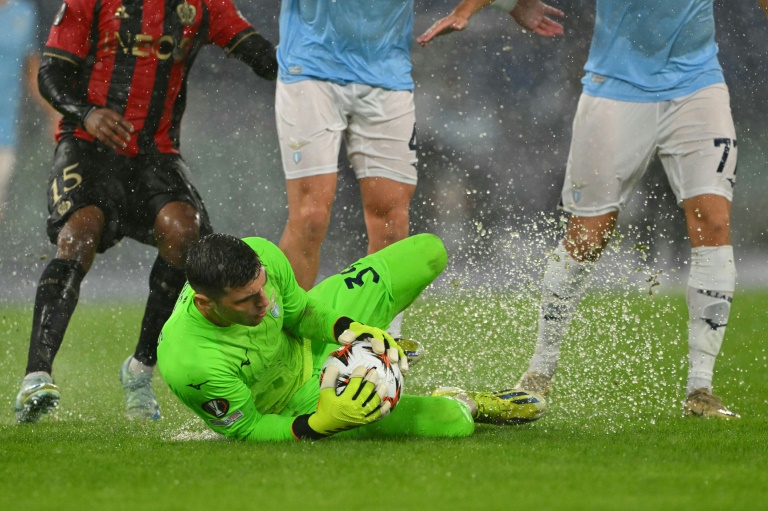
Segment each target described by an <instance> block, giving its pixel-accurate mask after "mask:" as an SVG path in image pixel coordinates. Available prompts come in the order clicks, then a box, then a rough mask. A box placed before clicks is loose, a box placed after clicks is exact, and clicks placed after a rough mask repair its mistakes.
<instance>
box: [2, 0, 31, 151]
mask: <svg viewBox="0 0 768 511" xmlns="http://www.w3.org/2000/svg"><path fill="white" fill-rule="evenodd" d="M0 26H2V30H0V91H2V92H1V93H0V146H4V147H13V146H14V145H16V139H17V134H16V121H17V119H18V116H19V108H20V106H21V88H22V86H23V85H24V79H25V77H24V73H23V71H24V64H25V63H26V60H27V55H29V54H30V53H33V52H36V51H37V39H36V35H37V16H36V14H35V9H34V7H33V5H32V3H30V2H27V1H25V0H11V1H10V2H8V3H6V4H5V5H2V6H0Z"/></svg>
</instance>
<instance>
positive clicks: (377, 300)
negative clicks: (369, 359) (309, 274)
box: [309, 234, 448, 328]
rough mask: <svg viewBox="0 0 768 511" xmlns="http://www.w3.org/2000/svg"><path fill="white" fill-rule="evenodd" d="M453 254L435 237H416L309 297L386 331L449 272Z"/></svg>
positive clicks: (333, 279)
mask: <svg viewBox="0 0 768 511" xmlns="http://www.w3.org/2000/svg"><path fill="white" fill-rule="evenodd" d="M447 262H448V254H447V253H446V251H445V246H444V245H443V242H442V240H440V238H438V237H437V236H435V235H433V234H417V235H415V236H410V237H408V238H405V239H403V240H400V241H398V242H396V243H393V244H392V245H390V246H388V247H386V248H384V249H382V250H379V251H378V252H376V253H373V254H370V255H368V256H366V257H363V258H362V259H359V260H358V261H357V262H355V263H354V264H352V265H351V266H349V267H348V268H346V269H345V270H343V271H342V272H340V273H338V274H336V275H332V276H331V277H329V278H327V279H325V280H324V281H322V282H321V283H320V284H318V285H317V286H315V287H314V288H312V289H311V290H310V291H309V293H310V294H311V295H312V296H313V297H315V298H317V299H319V300H321V301H323V302H324V303H327V304H330V305H331V306H332V307H334V308H335V309H336V310H338V311H339V312H341V313H342V314H345V315H347V316H349V317H351V318H353V319H355V320H357V321H360V322H363V323H366V324H369V325H372V326H377V327H379V328H387V327H388V326H389V323H390V321H391V320H392V318H393V317H394V316H395V314H397V313H399V312H400V311H402V310H403V309H405V308H406V307H408V306H409V305H410V304H411V303H413V301H414V300H415V299H416V298H417V297H418V296H419V295H420V294H421V293H422V292H423V291H424V289H426V288H427V286H429V285H430V284H431V283H432V281H434V280H435V279H436V278H437V277H438V275H440V273H442V271H443V270H444V269H445V267H446V265H447Z"/></svg>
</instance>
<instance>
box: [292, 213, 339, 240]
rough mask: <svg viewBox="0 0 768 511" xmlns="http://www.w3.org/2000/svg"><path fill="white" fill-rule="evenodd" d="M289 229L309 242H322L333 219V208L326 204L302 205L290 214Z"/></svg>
mask: <svg viewBox="0 0 768 511" xmlns="http://www.w3.org/2000/svg"><path fill="white" fill-rule="evenodd" d="M289 216H290V219H289V226H288V227H289V229H291V230H292V231H294V232H295V234H299V235H300V236H301V237H302V239H303V240H306V242H308V243H313V242H322V240H323V238H324V237H325V233H326V231H327V230H328V225H329V224H330V221H331V210H330V208H327V207H325V206H324V205H318V204H310V205H306V206H302V207H301V208H299V209H298V211H296V212H292V213H290V214H289Z"/></svg>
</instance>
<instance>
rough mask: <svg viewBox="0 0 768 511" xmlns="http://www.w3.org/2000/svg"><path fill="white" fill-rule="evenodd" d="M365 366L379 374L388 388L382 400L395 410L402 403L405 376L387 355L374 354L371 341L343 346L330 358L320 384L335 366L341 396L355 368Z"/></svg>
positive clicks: (323, 369)
mask: <svg viewBox="0 0 768 511" xmlns="http://www.w3.org/2000/svg"><path fill="white" fill-rule="evenodd" d="M360 365H363V366H365V367H367V368H368V369H371V368H375V369H376V371H377V372H378V373H379V378H381V381H383V382H384V384H385V385H386V387H387V394H386V395H385V396H384V397H383V398H382V399H381V401H382V403H384V402H389V404H390V405H391V407H392V408H391V409H394V408H395V406H396V405H397V402H398V401H400V394H401V392H402V389H403V375H402V374H401V373H400V368H399V367H398V366H397V364H393V363H391V362H390V361H389V358H387V356H386V355H384V354H382V355H377V354H376V353H374V352H373V346H371V341H369V340H367V339H363V340H360V341H355V342H353V343H351V344H347V345H346V346H342V347H341V348H339V349H337V350H336V351H334V352H333V353H331V354H330V355H329V356H328V359H327V360H326V361H325V363H324V364H323V368H322V370H321V372H320V384H322V383H323V377H324V376H325V370H326V369H327V368H328V367H331V366H334V367H336V368H337V369H338V370H339V377H338V379H337V380H336V395H337V396H338V395H340V394H341V393H342V392H344V389H346V388H347V383H349V376H350V374H351V373H352V371H353V370H354V369H355V367H357V366H360Z"/></svg>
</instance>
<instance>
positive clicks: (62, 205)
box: [56, 199, 72, 216]
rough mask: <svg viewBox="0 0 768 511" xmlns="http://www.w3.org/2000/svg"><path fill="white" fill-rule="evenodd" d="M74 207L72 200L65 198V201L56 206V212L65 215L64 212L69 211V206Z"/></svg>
mask: <svg viewBox="0 0 768 511" xmlns="http://www.w3.org/2000/svg"><path fill="white" fill-rule="evenodd" d="M71 207H72V202H70V201H68V200H66V199H64V200H63V201H61V202H59V205H58V206H56V213H58V214H59V216H64V214H65V213H66V212H67V211H69V208H71Z"/></svg>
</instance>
